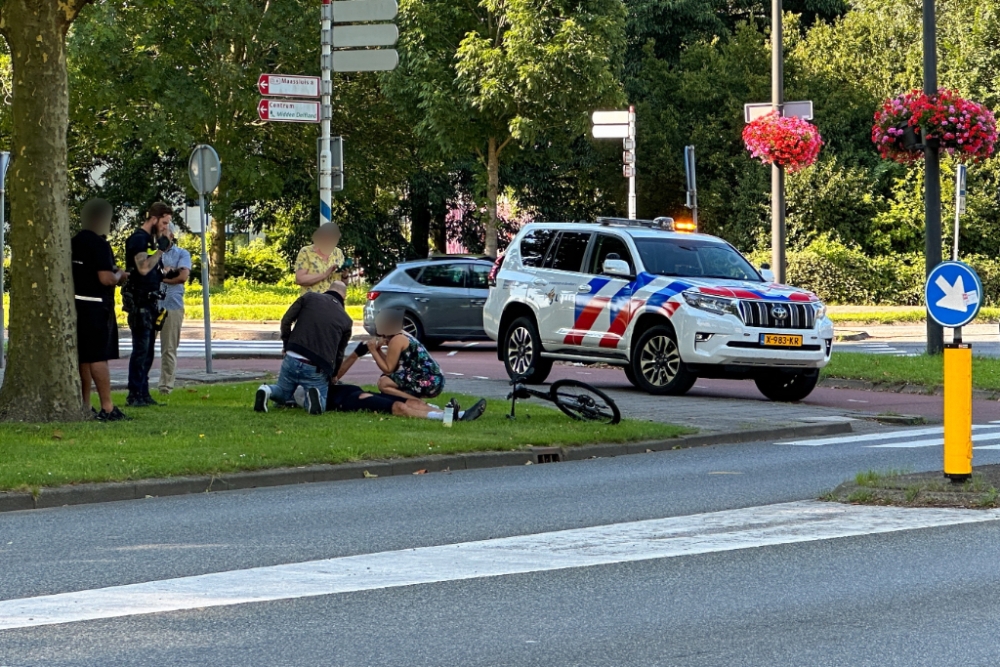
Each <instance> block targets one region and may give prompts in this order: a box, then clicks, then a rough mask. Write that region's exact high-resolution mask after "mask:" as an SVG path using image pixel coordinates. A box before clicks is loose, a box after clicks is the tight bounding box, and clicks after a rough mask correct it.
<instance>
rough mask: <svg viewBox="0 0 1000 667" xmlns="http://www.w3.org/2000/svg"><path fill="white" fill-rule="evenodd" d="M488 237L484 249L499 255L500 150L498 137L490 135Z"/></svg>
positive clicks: (487, 169) (487, 177) (487, 186)
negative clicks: (498, 199)
mask: <svg viewBox="0 0 1000 667" xmlns="http://www.w3.org/2000/svg"><path fill="white" fill-rule="evenodd" d="M486 179H487V180H486V211H487V213H488V214H489V217H488V218H487V219H486V238H485V239H484V244H483V245H484V248H483V251H484V252H485V253H486V254H487V255H489V256H490V257H496V256H497V198H498V197H499V196H500V151H499V150H498V149H497V140H496V137H490V144H489V148H488V153H487V154H486Z"/></svg>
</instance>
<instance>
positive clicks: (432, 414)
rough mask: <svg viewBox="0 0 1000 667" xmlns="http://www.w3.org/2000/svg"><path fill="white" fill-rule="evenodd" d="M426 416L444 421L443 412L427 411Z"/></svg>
mask: <svg viewBox="0 0 1000 667" xmlns="http://www.w3.org/2000/svg"><path fill="white" fill-rule="evenodd" d="M427 418H428V419H436V420H437V421H439V422H441V421H444V413H443V412H428V413H427Z"/></svg>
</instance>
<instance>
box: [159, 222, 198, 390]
mask: <svg viewBox="0 0 1000 667" xmlns="http://www.w3.org/2000/svg"><path fill="white" fill-rule="evenodd" d="M176 232H177V228H176V227H174V225H173V224H171V225H170V226H169V227H168V228H167V238H169V239H170V248H169V249H168V250H167V251H166V252H164V253H163V284H164V285H165V286H166V296H165V297H164V298H163V300H162V301H160V308H163V309H164V310H165V311H166V318H165V319H164V320H163V329H162V330H161V331H160V384H159V389H160V393H161V394H169V393H170V392H171V391H173V389H174V372H175V370H176V368H177V347H178V345H180V342H181V326H182V325H183V324H184V285H185V284H186V283H187V279H188V277H189V276H190V275H191V253H189V252H188V251H187V250H185V249H184V248H181V247H179V246H178V245H177V243H176V239H175V238H174V234H176Z"/></svg>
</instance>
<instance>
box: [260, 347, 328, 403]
mask: <svg viewBox="0 0 1000 667" xmlns="http://www.w3.org/2000/svg"><path fill="white" fill-rule="evenodd" d="M329 384H330V380H329V379H328V378H327V377H326V375H324V374H323V373H321V372H320V370H319V369H318V368H316V367H315V366H313V365H311V364H308V363H306V362H304V361H302V360H301V359H296V358H295V357H290V356H288V355H285V359H284V361H282V362H281V371H280V372H279V373H278V384H272V385H269V386H270V388H271V400H272V401H274V402H275V403H277V404H278V405H287V404H289V403H294V402H295V388H296V387H298V386H301V387H302V388H303V389H305V390H306V392H307V395H308V391H309V389H311V388H312V387H315V388H316V389H318V390H319V399H320V411H321V412H322V411H323V410H325V409H326V389H327V387H328V386H329Z"/></svg>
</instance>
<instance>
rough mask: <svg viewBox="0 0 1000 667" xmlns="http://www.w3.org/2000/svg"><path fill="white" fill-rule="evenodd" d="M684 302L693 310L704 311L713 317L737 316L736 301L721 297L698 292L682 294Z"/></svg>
mask: <svg viewBox="0 0 1000 667" xmlns="http://www.w3.org/2000/svg"><path fill="white" fill-rule="evenodd" d="M683 296H684V300H685V301H687V304H688V305H689V306H691V307H693V308H698V309H699V310H706V311H708V312H710V313H713V314H715V315H737V316H739V311H738V310H737V308H736V301H734V300H733V299H726V298H724V297H721V296H709V295H707V294H701V293H700V292H684V293H683Z"/></svg>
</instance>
